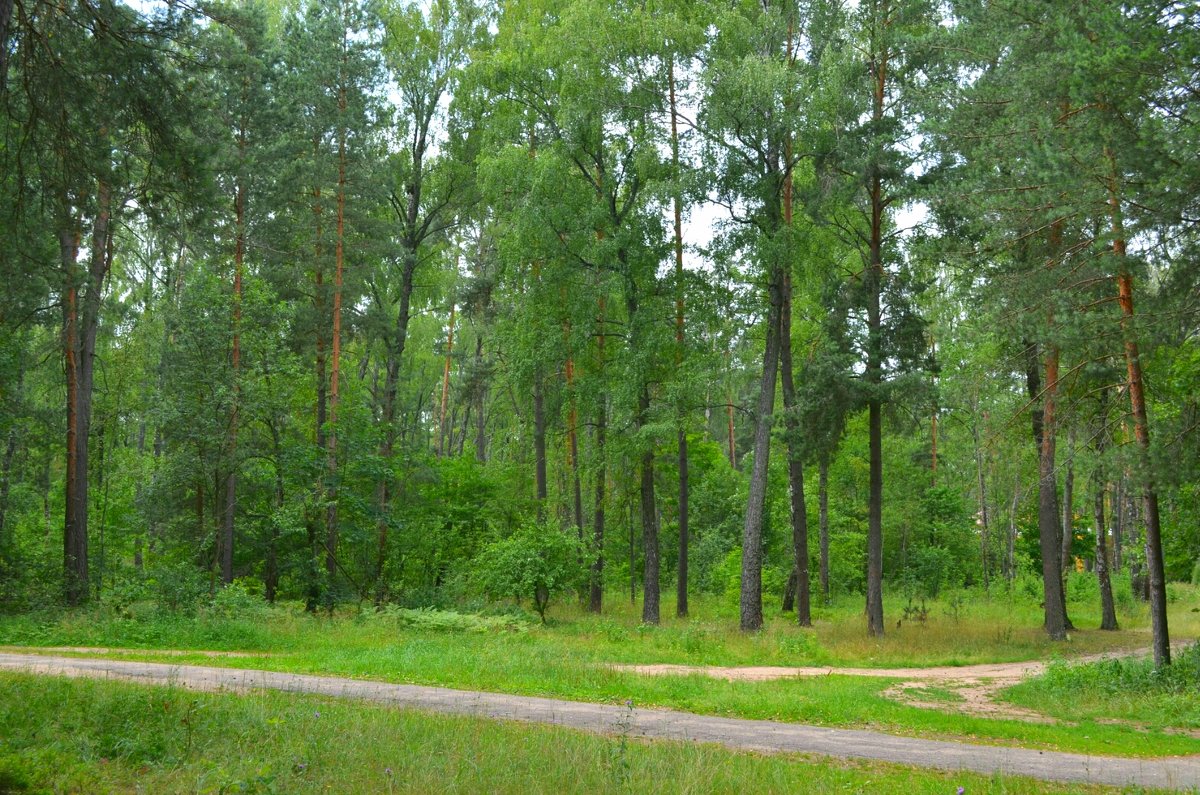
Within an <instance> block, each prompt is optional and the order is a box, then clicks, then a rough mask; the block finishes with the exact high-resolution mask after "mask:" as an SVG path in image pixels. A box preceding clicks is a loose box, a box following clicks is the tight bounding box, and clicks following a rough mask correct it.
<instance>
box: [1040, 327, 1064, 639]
mask: <svg viewBox="0 0 1200 795" xmlns="http://www.w3.org/2000/svg"><path fill="white" fill-rule="evenodd" d="M1045 383H1046V385H1045V389H1044V391H1043V393H1042V409H1041V421H1040V429H1039V430H1040V433H1039V434H1038V435H1039V436H1040V440H1039V441H1040V443H1041V448H1040V451H1039V456H1038V533H1039V535H1040V537H1041V538H1040V543H1041V552H1042V585H1043V598H1044V606H1045V628H1046V634H1048V635H1049V636H1050V637H1051V638H1052V639H1053V640H1064V639H1066V637H1067V616H1066V605H1065V603H1064V600H1063V590H1062V565H1061V563H1060V562H1059V555H1060V554H1061V547H1060V546H1059V543H1058V529H1059V516H1058V483H1057V478H1055V475H1054V458H1055V456H1054V452H1055V449H1054V448H1055V441H1056V436H1057V424H1056V417H1055V409H1056V408H1057V405H1056V404H1057V400H1056V398H1057V392H1058V349H1057V348H1055V347H1053V346H1050V347H1049V348H1048V350H1047V351H1046V358H1045Z"/></svg>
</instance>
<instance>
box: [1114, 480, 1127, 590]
mask: <svg viewBox="0 0 1200 795" xmlns="http://www.w3.org/2000/svg"><path fill="white" fill-rule="evenodd" d="M1112 514H1113V571H1115V572H1116V573H1117V574H1120V573H1121V545H1122V541H1123V540H1124V539H1123V538H1122V535H1123V533H1124V530H1125V479H1124V478H1116V483H1115V485H1114V487H1113V496H1112Z"/></svg>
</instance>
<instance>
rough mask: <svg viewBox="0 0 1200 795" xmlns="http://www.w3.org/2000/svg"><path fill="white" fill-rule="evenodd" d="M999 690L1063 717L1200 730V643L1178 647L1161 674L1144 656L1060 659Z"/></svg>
mask: <svg viewBox="0 0 1200 795" xmlns="http://www.w3.org/2000/svg"><path fill="white" fill-rule="evenodd" d="M1003 695H1004V698H1005V699H1006V700H1008V701H1010V702H1012V703H1014V704H1019V705H1021V706H1030V707H1034V708H1036V709H1040V710H1043V711H1045V712H1047V713H1048V714H1050V715H1053V716H1055V717H1058V718H1062V719H1064V720H1071V721H1079V720H1114V719H1115V720H1124V721H1129V722H1133V723H1138V724H1142V725H1144V726H1147V727H1152V728H1155V729H1160V730H1161V729H1184V730H1190V731H1191V732H1192V733H1195V734H1198V735H1200V644H1193V645H1192V646H1189V647H1188V648H1187V649H1185V650H1183V651H1181V652H1177V653H1176V654H1175V655H1174V664H1173V665H1172V666H1171V667H1170V668H1168V669H1167V670H1166V671H1165V672H1162V673H1157V672H1155V670H1154V666H1153V664H1152V663H1151V661H1150V660H1147V659H1136V660H1104V661H1101V662H1095V663H1088V664H1077V665H1072V664H1068V663H1062V664H1058V665H1054V666H1051V668H1050V669H1049V670H1048V671H1047V672H1046V673H1045V674H1043V675H1042V676H1039V677H1036V678H1034V679H1031V680H1029V681H1027V682H1022V683H1021V684H1019V685H1016V686H1015V687H1012V688H1009V689H1007V690H1006V691H1005V692H1004V694H1003Z"/></svg>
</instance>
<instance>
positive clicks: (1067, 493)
mask: <svg viewBox="0 0 1200 795" xmlns="http://www.w3.org/2000/svg"><path fill="white" fill-rule="evenodd" d="M1059 538H1060V539H1061V541H1062V552H1061V553H1060V557H1061V560H1062V571H1063V577H1066V576H1067V573H1068V572H1070V570H1071V569H1072V567H1073V564H1074V562H1075V559H1074V556H1073V555H1072V554H1071V542H1072V541H1074V540H1075V429H1074V428H1072V429H1071V432H1070V433H1069V434H1067V474H1066V475H1065V476H1064V477H1063V504H1062V534H1061V535H1060V536H1059Z"/></svg>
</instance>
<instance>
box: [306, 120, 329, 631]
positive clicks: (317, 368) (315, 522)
mask: <svg viewBox="0 0 1200 795" xmlns="http://www.w3.org/2000/svg"><path fill="white" fill-rule="evenodd" d="M318 143H319V142H318V141H315V140H314V142H313V147H314V150H315V149H316V148H317V146H318ZM314 154H315V152H314ZM312 199H313V205H312V211H313V233H314V238H313V262H314V263H315V267H314V273H313V283H314V300H313V303H314V304H315V309H316V316H317V317H316V334H315V335H316V357H315V360H314V363H313V367H314V373H313V376H314V380H315V381H316V393H317V394H316V398H317V400H316V406H315V407H314V412H315V416H314V425H315V429H314V432H313V441H314V443H315V444H316V447H317V449H318V450H324V449H326V447H325V423H326V420H327V419H328V411H329V393H328V388H327V384H328V378H327V371H326V350H325V346H326V342H325V263H324V261H323V260H324V256H325V248H324V240H323V234H324V228H323V224H322V213H323V212H324V208H323V207H322V205H321V188H320V187H316V188H313V192H312ZM316 490H317V497H318V501H319V500H323V499H324V497H325V484H324V477H323V476H322V477H318V478H317V485H316ZM319 522H320V519H319V518H318V517H317V516H316V515H314V514H311V512H310V515H308V516H306V517H305V528H306V530H307V533H308V556H307V557H308V560H307V561H306V565H305V569H306V571H305V575H306V577H305V579H306V580H307V582H306V583H305V595H304V609H305V610H306V611H308V612H309V613H314V612H316V610H317V607H318V605H319V603H320V599H321V575H320V558H319V555H320V551H319V550H320V541H319V539H320V527H319Z"/></svg>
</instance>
